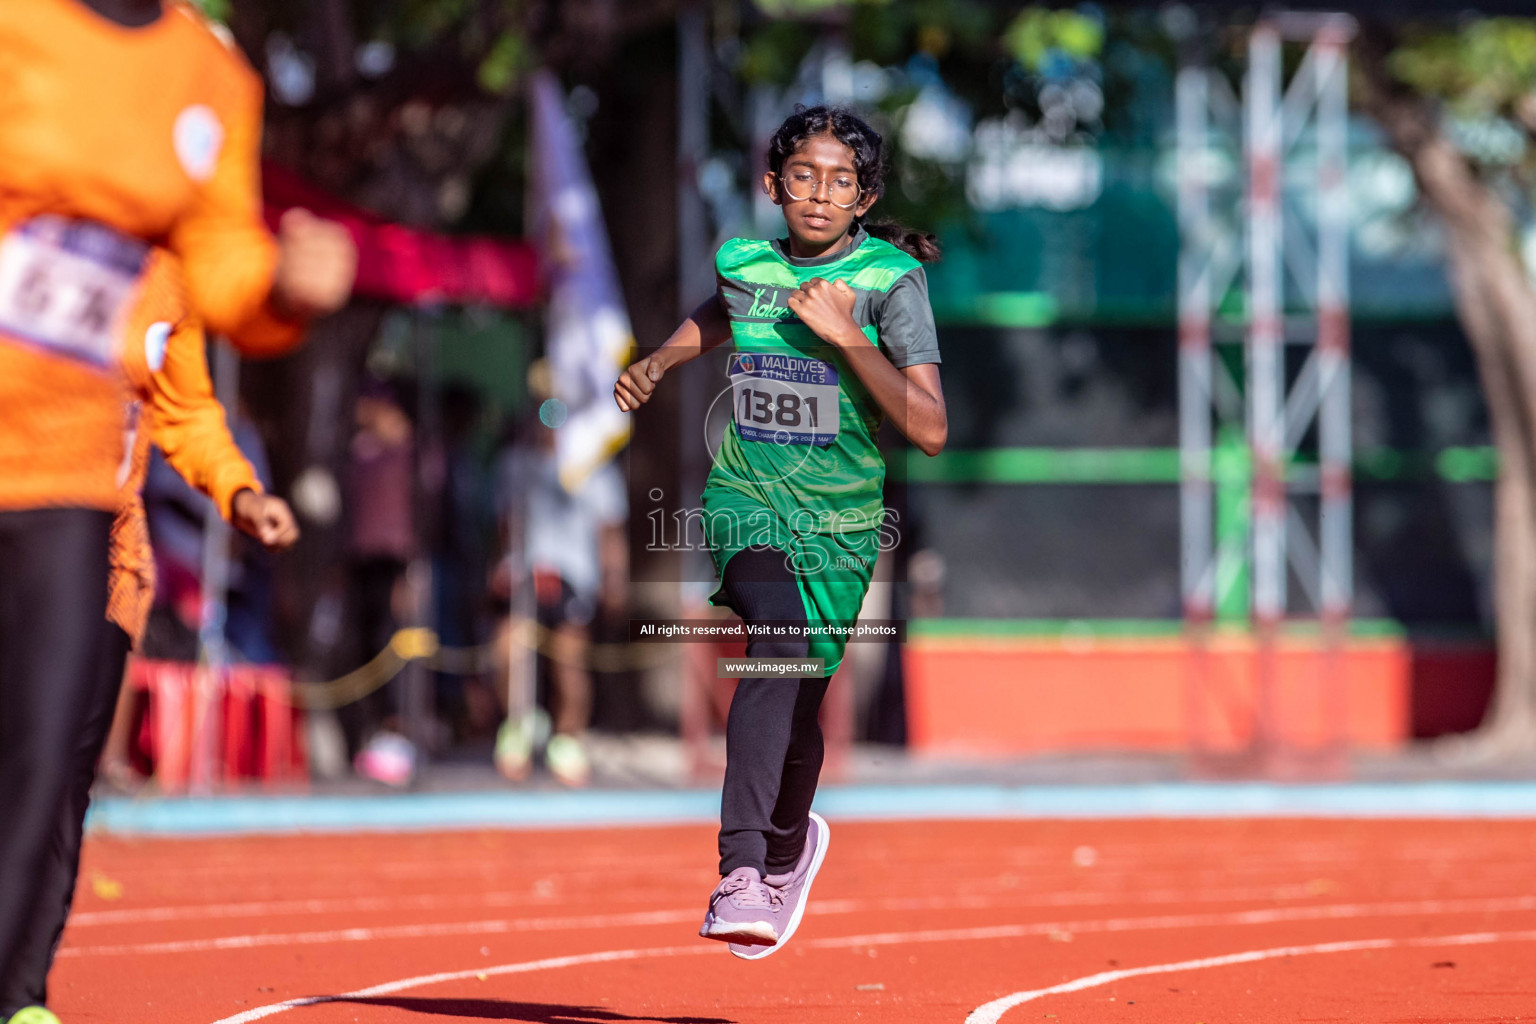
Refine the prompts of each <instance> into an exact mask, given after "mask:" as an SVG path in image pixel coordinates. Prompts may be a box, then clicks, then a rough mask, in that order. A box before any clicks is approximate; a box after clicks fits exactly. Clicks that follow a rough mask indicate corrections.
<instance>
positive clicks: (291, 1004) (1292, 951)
mask: <svg viewBox="0 0 1536 1024" xmlns="http://www.w3.org/2000/svg"><path fill="white" fill-rule="evenodd" d="M985 931H986V929H973V930H972V931H971V933H966V934H959V933H956V934H955V935H954V936H953V937H954V938H971V937H980V938H985V937H988V936H986V935H982V934H980V933H982V932H985ZM930 934H931V933H924V932H916V933H912V935H913V938H911V939H909V940H908V941H916V942H923V941H933V940H932V939H931V938H928V937H927V936H928V935H930ZM854 938H857V939H860V940H861V942H859V943H853V942H851V941H850V939H854ZM900 939H901V936H898V935H896V934H894V933H893V934H888V935H870V936H851V937H849V939H837V940H828V939H819V940H814V941H811V942H807V943H805V945H807V946H811V947H813V948H819V949H827V948H835V946H836V945H854V944H862V945H881V944H886V943H887V942H890V941H897V940H900ZM1528 941H1536V931H1526V932H1503V933H1500V932H1469V933H1463V934H1460V935H1442V936H1438V937H1434V938H1420V939H1363V940H1356V941H1353V942H1328V943H1322V944H1319V945H1315V946H1282V947H1279V948H1276V949H1261V950H1253V951H1250V952H1246V953H1233V954H1230V955H1228V956H1218V957H1206V958H1204V959H1201V960H1185V961H1183V962H1181V963H1176V964H1158V965H1154V966H1152V967H1136V968H1130V969H1127V970H1120V971H1106V972H1104V973H1102V974H1094V975H1089V976H1088V977H1086V978H1079V979H1077V980H1076V981H1069V982H1065V983H1063V984H1061V985H1053V986H1052V987H1050V988H1045V989H1036V990H1034V991H1030V992H1017V993H1014V994H1013V995H1011V996H1004V997H1003V998H1002V999H998V1000H994V1001H993V1002H990V1003H987V1004H986V1005H985V1006H982V1007H979V1008H978V1009H976V1010H974V1011H973V1012H972V1013H971V1015H970V1016H969V1017H967V1018H966V1024H997V1021H998V1019H999V1018H1000V1017H1001V1016H1002V1015H1003V1014H1004V1013H1006V1012H1008V1011H1009V1010H1011V1009H1012V1008H1013V1007H1015V1006H1018V1005H1019V1004H1020V1003H1027V1002H1029V1001H1031V1000H1033V999H1039V998H1041V997H1042V996H1046V995H1054V994H1057V993H1062V992H1076V991H1078V990H1080V989H1085V988H1093V987H1095V986H1097V985H1105V984H1108V983H1109V982H1112V981H1118V980H1119V979H1121V978H1132V977H1136V976H1138V975H1144V974H1163V973H1168V972H1171V971H1184V970H1196V969H1199V968H1202V967H1220V966H1223V965H1226V964H1237V963H1247V962H1250V961H1254V960H1267V959H1271V958H1274V957H1279V956H1300V955H1305V954H1308V953H1342V952H1348V951H1351V950H1361V949H1387V948H1391V947H1393V946H1450V945H1465V946H1471V945H1482V944H1488V943H1495V942H1528ZM719 953H720V950H719V949H717V948H715V947H714V946H713V945H712V944H709V943H703V944H698V943H696V944H694V945H690V946H660V947H653V948H650V949H613V950H606V951H604V952H601V953H579V954H576V955H573V956H556V957H547V958H545V959H542V960H525V961H522V962H519V963H512V964H501V965H499V966H496V967H472V968H470V969H469V970H464V971H443V972H439V973H437V974H423V975H418V976H417V977H414V978H402V979H400V980H398V981H387V982H384V983H383V984H381V985H374V986H371V987H369V988H362V989H357V990H355V991H352V992H347V993H344V994H342V995H339V996H304V997H302V998H299V999H287V1000H284V1001H283V1002H280V1003H269V1004H268V1005H266V1006H257V1007H254V1008H252V1009H249V1010H245V1011H244V1012H242V1013H237V1014H235V1015H234V1016H231V1017H224V1018H221V1019H220V1020H217V1021H215V1022H214V1024H251V1022H252V1021H257V1020H261V1019H262V1018H264V1017H271V1016H273V1015H274V1014H278V1013H283V1012H285V1011H288V1010H292V1009H296V1008H298V1007H302V1006H315V1005H317V1004H320V1003H339V1002H346V1001H348V1000H352V999H369V998H375V997H377V996H384V995H391V994H393V993H395V992H404V991H406V990H408V989H413V988H424V987H426V986H428V985H439V984H443V983H446V982H450V981H465V980H468V979H470V978H482V977H485V978H489V977H496V976H500V975H507V974H532V973H535V972H537V971H553V970H559V969H561V968H564V967H581V966H585V965H587V964H602V963H614V962H618V961H624V960H647V959H656V958H662V957H674V956H714V955H719ZM987 1013H990V1014H992V1015H991V1016H980V1015H981V1014H987Z"/></svg>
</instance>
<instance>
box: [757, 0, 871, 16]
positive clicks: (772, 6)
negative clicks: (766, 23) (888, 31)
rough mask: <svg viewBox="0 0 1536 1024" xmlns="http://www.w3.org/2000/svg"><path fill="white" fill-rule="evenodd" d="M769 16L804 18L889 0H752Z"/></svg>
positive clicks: (869, 5)
mask: <svg viewBox="0 0 1536 1024" xmlns="http://www.w3.org/2000/svg"><path fill="white" fill-rule="evenodd" d="M752 2H753V4H754V5H755V6H756V7H757V9H758V10H760V11H762V12H763V13H764V14H766V15H768V16H769V17H770V18H804V17H808V16H811V15H817V14H824V13H826V12H828V11H833V10H836V9H838V8H840V7H849V6H855V5H856V6H860V7H886V6H889V5H890V3H891V0H752Z"/></svg>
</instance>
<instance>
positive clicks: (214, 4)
mask: <svg viewBox="0 0 1536 1024" xmlns="http://www.w3.org/2000/svg"><path fill="white" fill-rule="evenodd" d="M193 3H194V4H195V5H196V6H197V9H198V10H200V11H202V12H203V17H205V18H207V19H208V20H209V21H216V22H218V23H219V24H221V25H223V24H228V22H229V16H230V15H231V14H232V13H234V4H233V3H232V2H231V0H193Z"/></svg>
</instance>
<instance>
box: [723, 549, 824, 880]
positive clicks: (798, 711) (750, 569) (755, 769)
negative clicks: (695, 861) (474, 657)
mask: <svg viewBox="0 0 1536 1024" xmlns="http://www.w3.org/2000/svg"><path fill="white" fill-rule="evenodd" d="M786 562H787V559H786V556H785V554H784V552H782V551H780V550H778V549H776V548H771V547H750V548H746V549H743V550H742V551H739V552H737V553H736V554H735V555H733V556H731V559H730V561H729V562H727V563H726V566H725V572H724V573H723V574H722V577H723V578H722V580H721V585H722V587H723V588H724V590H725V597H726V598H727V599H728V600H729V602H730V604H731V607H733V608H734V609H735V610H736V613H737V614H738V615H740V616H741V618H742V621H744V622H746V623H748V624H754V623H762V622H794V623H798V624H800V625H801V626H802V627H803V626H804V625H805V624H806V617H805V603H804V602H803V601H802V600H801V597H800V589H799V587H798V586H797V585H796V583H795V575H794V573H793V572H792V571H791V570H790V568H789V566H788V564H786ZM808 648H809V643H808V641H807V640H806V639H805V638H804V635H803V633H802V635H801V637H799V638H792V639H778V638H759V637H753V638H752V639H750V640H748V641H747V657H749V658H804V657H806V656H807V651H808ZM826 693H827V680H825V679H780V678H772V677H769V678H763V679H743V680H741V682H739V683H738V684H737V686H736V695H735V697H734V698H732V700H731V713H730V717H729V719H728V721H727V723H726V729H725V750H726V762H725V787H724V790H723V792H722V793H721V800H720V874H722V875H728V874H730V873H731V872H732V871H735V870H736V869H737V868H742V867H751V868H756V869H757V870H758V871H759V872H761V873H762V874H765V875H767V874H782V873H784V872H786V871H789V870H790V869H792V868H793V867H794V866H795V862H796V861H798V860H799V859H800V853H801V851H802V850H803V849H804V848H805V833H806V828H807V827H808V826H809V824H810V818H809V817H808V815H809V814H810V811H811V800H812V798H813V797H815V796H816V782H817V779H818V778H819V777H820V775H821V761H822V755H823V751H824V748H823V746H822V738H821V724H820V723H819V722H818V720H817V715H818V713H819V712H820V710H821V700H822V698H823V697H825V696H826Z"/></svg>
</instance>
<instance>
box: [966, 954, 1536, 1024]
mask: <svg viewBox="0 0 1536 1024" xmlns="http://www.w3.org/2000/svg"><path fill="white" fill-rule="evenodd" d="M1495 942H1536V931H1526V932H1467V933H1463V934H1461V935H1440V936H1434V937H1428V938H1417V939H1357V940H1355V941H1351V942H1322V943H1318V944H1317V945H1313V946H1277V947H1275V948H1273V949H1252V950H1248V951H1247V952H1245V953H1229V954H1227V955H1226V956H1209V957H1203V958H1201V959H1199V960H1181V961H1179V962H1178V963H1172V964H1153V965H1151V966H1150V967H1130V968H1125V969H1123V970H1118V971H1102V972H1100V973H1098V974H1090V975H1087V976H1086V977H1082V978H1076V979H1074V980H1072V981H1064V982H1062V983H1061V984H1060V985H1052V986H1051V987H1050V988H1037V989H1031V990H1029V991H1027V992H1015V993H1013V994H1012V995H1008V996H1003V997H1002V998H1001V999H994V1000H992V1002H990V1003H985V1004H983V1005H981V1006H978V1007H977V1008H976V1009H974V1010H972V1011H971V1013H970V1015H969V1016H967V1017H966V1018H965V1024H998V1021H999V1020H1001V1019H1002V1016H1003V1014H1005V1013H1007V1012H1008V1011H1009V1010H1011V1009H1013V1008H1014V1007H1015V1006H1019V1005H1020V1004H1022V1003H1029V1002H1033V1001H1034V1000H1036V999H1042V998H1044V997H1045V996H1054V995H1062V994H1064V993H1067V992H1081V991H1083V990H1084V989H1089V988H1097V987H1099V986H1101V985H1108V984H1109V983H1111V982H1115V981H1120V980H1122V979H1124V978H1138V977H1141V976H1143V975H1147V974H1171V973H1173V972H1175V971H1197V970H1201V969H1203V968H1206V967H1226V966H1228V965H1230V964H1246V963H1254V962H1255V961H1258V960H1273V959H1275V958H1277V957H1284V956H1311V955H1313V954H1320V953H1353V952H1356V951H1358V950H1365V949H1395V948H1399V947H1405V946H1481V945H1488V944H1491V943H1495Z"/></svg>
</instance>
